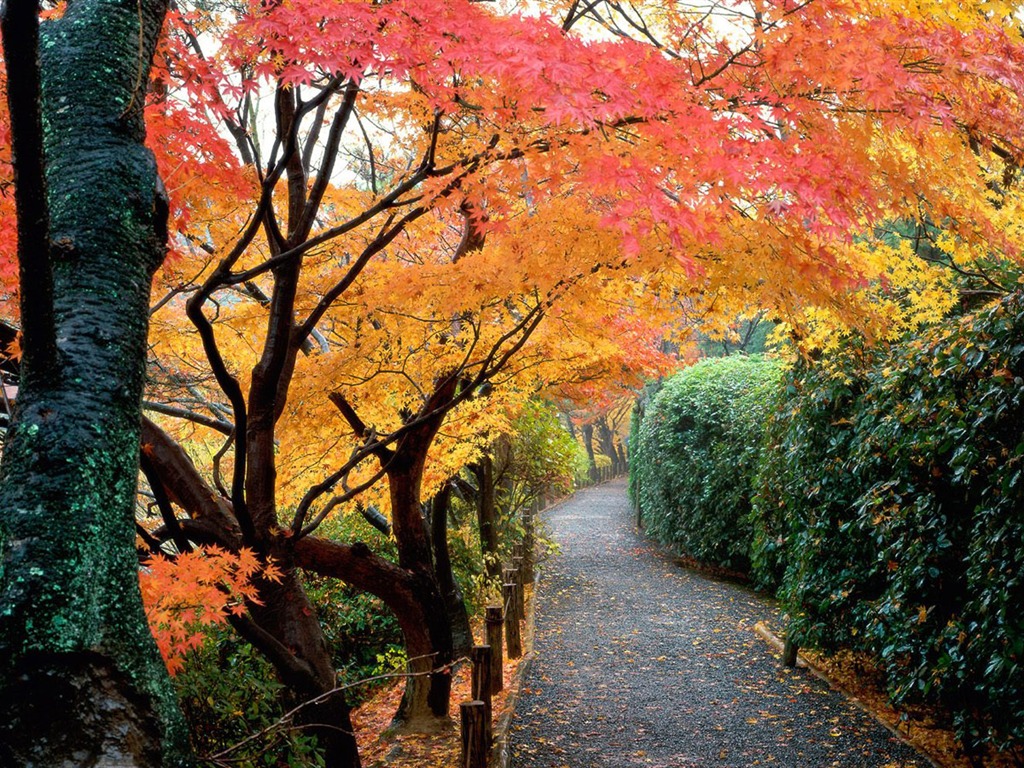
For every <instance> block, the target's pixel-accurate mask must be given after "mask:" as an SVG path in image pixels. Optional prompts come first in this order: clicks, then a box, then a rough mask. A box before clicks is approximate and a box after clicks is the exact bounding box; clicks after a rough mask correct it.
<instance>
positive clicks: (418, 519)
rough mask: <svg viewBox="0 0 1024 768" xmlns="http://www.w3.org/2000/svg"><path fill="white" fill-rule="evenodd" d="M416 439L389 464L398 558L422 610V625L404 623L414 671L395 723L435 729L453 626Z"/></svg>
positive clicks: (447, 690) (444, 701)
mask: <svg viewBox="0 0 1024 768" xmlns="http://www.w3.org/2000/svg"><path fill="white" fill-rule="evenodd" d="M412 442H413V441H410V442H407V443H406V444H405V445H403V446H402V447H401V448H400V449H399V451H398V452H397V454H396V458H395V459H394V460H393V461H392V462H391V463H390V465H389V467H388V486H389V490H390V495H391V520H392V525H393V527H394V531H395V540H396V542H397V544H398V564H399V566H400V567H401V568H402V569H403V570H405V571H406V572H407V573H408V574H409V584H410V586H411V590H412V595H413V598H414V600H415V602H416V604H417V605H418V606H419V608H420V611H421V613H422V617H423V621H424V625H423V626H422V627H420V628H413V627H409V628H408V629H407V628H406V627H405V626H403V631H404V632H405V640H406V652H407V653H408V654H409V672H410V677H409V678H408V679H407V682H406V686H405V695H404V696H403V697H402V703H401V704H400V705H399V707H398V712H397V713H396V714H395V724H396V725H397V726H399V727H400V728H401V729H402V730H406V731H414V732H415V731H423V732H426V731H433V730H436V729H437V728H439V727H444V726H446V725H447V724H448V704H449V698H450V696H451V683H452V678H451V673H450V672H449V671H448V670H447V669H444V668H445V667H446V666H447V665H448V664H449V663H451V661H452V658H453V657H452V629H451V623H450V622H449V620H448V611H447V609H446V607H445V601H444V599H443V597H442V596H441V590H440V587H439V586H438V582H437V577H436V575H435V573H434V566H433V562H432V560H431V548H430V540H429V538H428V537H427V530H426V525H425V521H424V519H423V512H422V508H421V506H420V499H419V494H420V480H421V478H422V472H423V463H424V461H425V460H426V451H427V447H428V446H429V443H427V444H426V445H423V446H422V451H420V450H415V448H417V447H418V446H414V445H413V444H412Z"/></svg>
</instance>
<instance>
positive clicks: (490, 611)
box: [486, 605, 505, 693]
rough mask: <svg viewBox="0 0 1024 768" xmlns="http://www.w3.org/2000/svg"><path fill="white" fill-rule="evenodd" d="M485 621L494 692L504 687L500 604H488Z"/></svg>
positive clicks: (502, 619)
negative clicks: (489, 647)
mask: <svg viewBox="0 0 1024 768" xmlns="http://www.w3.org/2000/svg"><path fill="white" fill-rule="evenodd" d="M486 616H487V618H486V623H487V645H489V646H491V690H492V691H493V692H494V693H497V692H499V691H501V690H502V689H503V688H504V687H505V682H504V679H503V672H502V667H503V666H504V664H505V654H504V653H503V652H502V647H501V625H502V622H503V621H504V618H503V617H502V610H501V606H500V605H488V606H487V614H486Z"/></svg>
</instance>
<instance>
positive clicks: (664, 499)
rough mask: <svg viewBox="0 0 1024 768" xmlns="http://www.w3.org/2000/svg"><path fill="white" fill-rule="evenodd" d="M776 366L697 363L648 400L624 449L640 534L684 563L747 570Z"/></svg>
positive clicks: (736, 360) (734, 360)
mask: <svg viewBox="0 0 1024 768" xmlns="http://www.w3.org/2000/svg"><path fill="white" fill-rule="evenodd" d="M780 377H781V372H780V368H779V365H778V364H777V363H776V362H774V361H771V360H767V359H764V358H761V357H747V356H739V355H737V356H732V357H727V358H720V359H714V360H705V361H703V362H701V363H698V364H697V365H694V366H693V367H691V368H688V369H687V370H685V371H683V372H682V373H680V374H678V375H676V376H674V377H673V378H672V379H670V380H668V381H667V382H666V383H665V385H664V387H663V388H662V389H661V390H660V391H659V392H658V393H657V394H656V395H655V396H654V398H653V400H652V401H651V402H650V405H649V406H648V407H647V412H646V414H645V415H644V418H643V421H642V423H641V424H640V426H639V428H638V429H637V431H636V433H635V437H636V440H635V445H633V446H631V454H632V457H633V460H632V462H631V470H632V472H633V473H634V475H635V476H634V477H633V478H632V479H631V485H632V488H633V491H634V494H635V495H636V498H638V499H639V503H640V509H641V515H642V518H643V520H644V523H645V525H646V528H647V531H648V533H650V535H652V536H653V537H655V538H656V539H658V540H659V541H662V542H664V543H670V544H674V545H678V546H679V548H680V549H681V550H682V551H683V552H685V553H686V554H688V555H690V556H692V557H694V558H696V559H698V560H701V561H704V562H707V563H710V564H714V565H718V566H723V567H726V568H731V569H736V570H746V569H747V567H748V565H749V553H750V542H751V528H750V524H749V520H748V517H749V507H750V498H751V494H752V483H753V479H754V476H755V474H756V470H757V466H758V454H759V451H760V448H761V442H762V433H763V425H764V423H765V422H766V421H767V416H768V412H769V408H770V406H771V403H772V398H771V395H772V393H773V392H774V391H775V390H776V389H777V388H778V386H779V381H780Z"/></svg>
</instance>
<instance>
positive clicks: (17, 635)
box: [0, 0, 189, 766]
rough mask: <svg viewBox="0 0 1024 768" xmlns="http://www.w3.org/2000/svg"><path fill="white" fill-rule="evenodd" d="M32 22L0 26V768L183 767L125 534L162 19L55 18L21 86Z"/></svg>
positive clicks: (158, 12)
mask: <svg viewBox="0 0 1024 768" xmlns="http://www.w3.org/2000/svg"><path fill="white" fill-rule="evenodd" d="M36 10H37V7H36V6H35V4H32V3H29V4H26V3H24V2H21V1H20V0H9V2H8V3H7V4H6V7H5V12H4V48H5V58H6V61H7V62H8V75H9V81H10V84H11V88H10V89H9V92H8V97H9V104H10V107H11V110H10V111H11V113H12V121H13V122H14V123H15V124H16V125H14V126H13V128H12V131H13V135H14V142H13V143H14V149H15V154H16V162H15V169H16V183H17V185H18V198H17V201H18V218H19V261H20V269H21V275H20V277H21V286H22V291H21V296H22V325H23V332H24V341H23V349H24V357H23V367H22V378H21V386H20V389H19V393H18V401H17V405H16V409H15V414H14V418H13V422H12V425H11V428H10V430H9V432H8V436H7V441H6V445H5V447H4V456H3V463H2V466H0V702H2V704H0V745H2V746H0V763H2V764H4V765H70V764H75V765H113V764H116V765H136V766H151V765H153V766H155V765H179V764H185V763H187V762H188V760H189V758H188V754H187V737H186V734H185V730H184V723H183V720H182V718H181V715H180V712H179V711H178V709H177V706H176V704H175V702H174V699H173V694H172V693H171V689H170V685H169V681H168V679H167V673H166V671H165V669H164V667H163V664H162V662H161V660H160V657H159V655H158V654H157V650H156V645H155V643H154V642H153V639H152V636H151V635H150V633H149V629H148V627H147V625H146V619H145V615H144V613H143V610H142V602H141V598H140V595H139V588H138V574H137V569H138V563H137V559H136V551H135V526H134V503H135V490H136V488H135V486H136V477H137V474H138V458H139V457H138V454H139V431H140V414H141V398H142V387H143V380H144V365H145V354H146V333H147V321H148V310H149V291H150V282H151V278H152V275H153V272H154V271H155V269H156V268H157V267H158V266H159V264H160V262H161V260H162V259H163V256H164V253H165V245H166V220H167V204H166V197H165V196H164V195H163V193H162V185H161V184H160V181H159V178H158V176H157V172H156V165H155V162H154V160H153V157H152V155H151V154H150V152H149V151H148V150H146V149H145V148H144V146H143V141H144V126H143V121H142V106H143V102H144V99H145V88H146V83H147V82H148V73H149V65H150V61H151V58H152V52H153V49H154V46H155V43H156V38H157V35H158V33H159V30H160V26H161V24H162V21H163V17H164V14H165V11H166V3H165V2H164V0H71V2H69V3H68V6H67V10H66V13H65V14H64V15H63V17H62V18H60V19H58V20H51V21H47V22H45V24H44V25H43V26H42V27H41V29H39V34H40V37H39V40H41V42H40V43H39V47H38V50H39V55H38V68H37V66H36V62H37V58H36V50H35V39H36V38H35V34H36V30H37V28H38V27H37V21H36ZM140 26H141V29H140ZM26 46H27V48H26ZM33 73H37V74H38V75H39V76H40V80H41V84H42V94H41V98H40V95H39V90H38V86H36V87H35V93H33V92H32V91H33V86H32V85H31V83H29V82H28V81H29V80H31V77H32V75H33ZM19 120H20V121H21V123H20V127H19V126H18V125H17V124H18V122H19ZM33 126H34V127H33ZM41 126H44V127H45V130H43V131H42V132H41V135H42V137H43V142H42V144H43V147H39V146H35V147H34V148H33V144H32V134H33V132H34V133H35V135H36V139H35V140H36V142H37V143H38V136H39V135H40V131H39V128H40V127H41ZM19 137H21V139H26V141H20V139H19ZM44 157H45V161H43V158H44ZM33 166H34V167H35V168H36V169H37V170H38V169H42V170H43V171H45V180H44V178H43V177H41V176H38V175H33Z"/></svg>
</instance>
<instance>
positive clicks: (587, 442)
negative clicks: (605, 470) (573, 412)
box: [583, 424, 597, 482]
mask: <svg viewBox="0 0 1024 768" xmlns="http://www.w3.org/2000/svg"><path fill="white" fill-rule="evenodd" d="M583 447H584V448H586V449H587V461H588V462H589V463H590V470H589V474H590V480H591V482H597V459H596V458H594V425H593V424H584V425H583Z"/></svg>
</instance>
